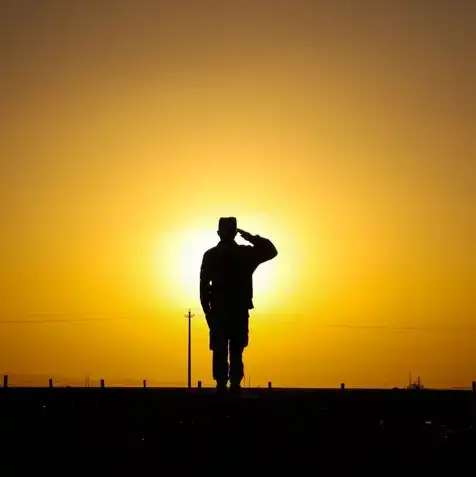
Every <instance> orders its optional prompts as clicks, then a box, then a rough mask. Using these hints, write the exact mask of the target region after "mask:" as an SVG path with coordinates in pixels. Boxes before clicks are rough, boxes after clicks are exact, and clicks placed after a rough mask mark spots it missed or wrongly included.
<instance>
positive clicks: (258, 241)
mask: <svg viewBox="0 0 476 477" xmlns="http://www.w3.org/2000/svg"><path fill="white" fill-rule="evenodd" d="M238 233H239V234H240V235H241V236H242V237H243V238H244V239H245V240H247V241H248V242H250V243H251V244H252V245H253V247H252V248H251V251H252V254H253V258H254V260H255V262H256V265H259V264H260V263H263V262H267V261H268V260H271V259H273V258H274V257H276V255H278V251H277V250H276V247H275V246H274V244H273V242H271V240H269V239H267V238H264V237H260V236H259V235H252V234H250V233H249V232H245V231H244V230H241V229H238Z"/></svg>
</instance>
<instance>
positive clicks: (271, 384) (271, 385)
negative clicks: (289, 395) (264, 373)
mask: <svg viewBox="0 0 476 477" xmlns="http://www.w3.org/2000/svg"><path fill="white" fill-rule="evenodd" d="M272 387H273V383H272V382H271V381H268V389H271V388H272Z"/></svg>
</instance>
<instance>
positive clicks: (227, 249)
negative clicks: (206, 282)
mask: <svg viewBox="0 0 476 477" xmlns="http://www.w3.org/2000/svg"><path fill="white" fill-rule="evenodd" d="M247 248H248V247H246V246H240V245H237V244H235V245H231V246H225V245H220V244H219V245H217V246H216V247H214V248H213V249H210V251H209V254H210V261H209V273H210V277H211V282H212V284H211V305H212V309H215V310H218V309H237V308H238V309H246V310H247V309H251V308H253V300H252V299H253V284H252V276H253V272H254V270H255V268H256V267H254V266H253V264H252V263H251V257H250V254H249V251H248V250H247Z"/></svg>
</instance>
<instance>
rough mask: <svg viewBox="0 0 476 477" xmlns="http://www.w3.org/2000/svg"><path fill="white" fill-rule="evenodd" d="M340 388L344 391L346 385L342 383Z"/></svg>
mask: <svg viewBox="0 0 476 477" xmlns="http://www.w3.org/2000/svg"><path fill="white" fill-rule="evenodd" d="M340 388H341V389H342V391H343V390H344V389H345V383H340Z"/></svg>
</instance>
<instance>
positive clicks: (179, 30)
mask: <svg viewBox="0 0 476 477" xmlns="http://www.w3.org/2000/svg"><path fill="white" fill-rule="evenodd" d="M474 18H476V6H475V5H474V4H473V3H471V2H465V1H454V0H452V1H450V0H438V1H437V0H416V1H409V0H398V1H397V0H388V1H385V2H382V1H377V0H375V1H372V0H362V1H360V2H355V1H351V0H342V1H339V2H336V1H333V0H327V1H324V0H315V1H311V0H309V1H306V0H302V1H301V0H276V1H262V2H260V1H257V0H244V1H240V2H232V1H230V2H223V1H218V0H216V1H211V0H204V1H201V2H192V1H188V2H186V1H179V0H170V1H164V2H157V1H152V0H150V1H143V0H135V1H114V2H113V1H98V0H95V1H86V0H83V1H79V0H73V1H68V2H63V1H59V0H44V1H43V2H37V1H34V0H25V1H21V2H17V1H10V0H8V1H6V2H2V5H1V7H0V55H1V58H2V62H1V63H2V66H1V69H2V71H1V75H0V86H1V91H2V107H1V109H0V121H1V125H2V127H1V130H0V135H1V136H0V159H1V161H0V212H1V221H0V263H1V264H2V267H1V274H0V321H2V323H0V373H12V374H41V375H53V376H55V375H61V376H69V377H71V378H80V379H83V377H84V376H85V375H87V374H89V375H90V376H91V377H92V378H94V379H99V378H100V377H105V378H106V380H108V379H109V380H116V381H117V382H123V381H124V380H125V379H126V378H129V377H131V378H137V379H143V378H148V379H151V380H155V381H156V382H158V383H163V384H164V385H165V384H178V385H185V384H186V363H187V362H186V349H187V343H186V338H187V334H186V326H187V321H186V319H185V318H184V315H185V313H186V312H187V310H188V308H192V311H194V312H195V313H196V317H195V318H194V322H193V333H194V351H193V357H194V369H193V379H194V381H196V380H198V379H201V380H202V381H203V382H204V384H205V385H211V384H212V379H211V355H210V352H209V350H208V331H207V327H206V323H205V320H204V317H203V315H202V314H201V309H200V302H199V294H198V292H199V288H198V286H199V283H198V276H199V266H200V262H201V258H202V255H203V252H204V251H205V250H206V249H207V248H210V247H212V246H214V245H215V244H216V242H217V235H216V228H217V220H218V218H219V217H220V216H222V215H224V216H230V215H234V216H236V217H238V223H239V227H241V228H243V229H245V230H247V231H249V232H251V233H254V234H260V235H262V236H264V237H267V238H270V239H271V240H272V241H273V243H274V244H275V245H276V247H277V249H278V251H279V255H278V257H277V258H276V259H274V260H273V261H271V262H267V263H265V264H263V265H262V266H261V267H260V268H259V269H258V271H257V272H256V273H255V295H256V297H255V310H254V311H253V313H252V318H251V335H250V346H249V348H248V349H247V350H246V352H245V366H246V368H245V374H246V375H247V376H249V377H251V383H252V385H253V384H254V385H265V384H266V383H267V382H268V381H269V380H271V381H273V383H274V384H275V385H276V386H299V387H314V386H318V387H321V386H322V387H327V386H331V387H336V386H338V385H339V384H340V382H342V381H345V382H346V383H347V385H348V386H368V387H384V386H385V387H386V386H394V385H398V386H402V385H405V384H406V383H407V380H408V373H409V372H412V373H413V375H414V376H417V375H418V374H420V375H421V376H422V380H423V383H424V384H425V385H427V386H430V387H451V386H469V385H470V383H471V381H472V380H475V379H476V346H475V342H476V340H475V339H476V301H475V296H476V276H475V270H476V249H475V246H474V244H475V243H476V212H475V203H476V159H475V157H476V140H475V138H476V93H475V89H474V85H475V84H476V61H475V59H474V54H473V53H474V46H475V45H476V33H475V30H474ZM58 319H59V320H60V322H51V320H58ZM77 319H80V320H82V321H80V322H74V321H73V320H77ZM25 321H28V323H25ZM31 321H33V323H31ZM35 321H39V322H35ZM121 380H122V381H121Z"/></svg>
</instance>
